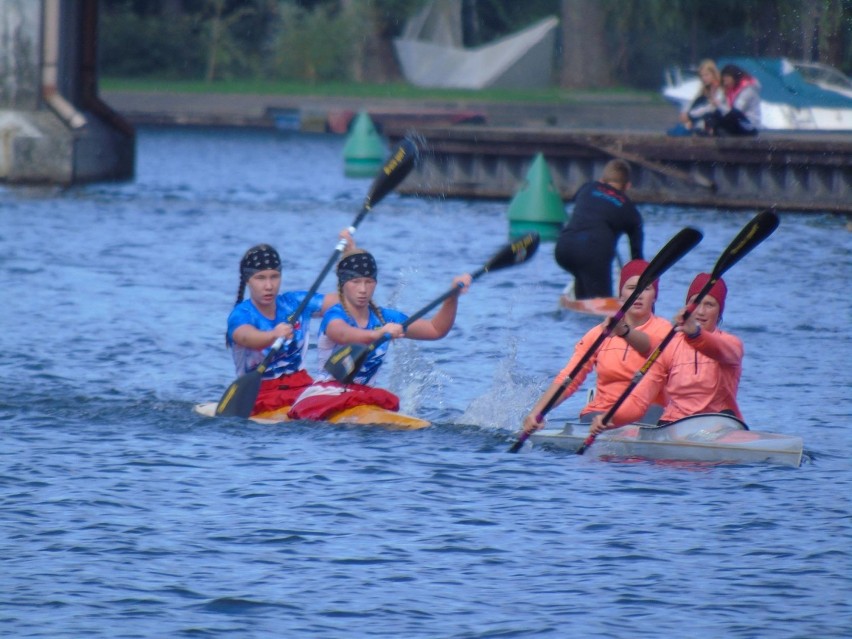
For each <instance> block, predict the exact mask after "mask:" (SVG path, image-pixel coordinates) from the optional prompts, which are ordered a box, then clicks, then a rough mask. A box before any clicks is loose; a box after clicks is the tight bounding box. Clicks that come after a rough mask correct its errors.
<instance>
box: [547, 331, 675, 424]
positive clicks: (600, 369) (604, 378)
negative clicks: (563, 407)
mask: <svg viewBox="0 0 852 639" xmlns="http://www.w3.org/2000/svg"><path fill="white" fill-rule="evenodd" d="M671 328H672V325H671V324H670V323H669V322H668V321H667V320H664V319H663V318H661V317H656V316H654V315H652V316H651V318H650V319H649V320H648V321H647V322H645V323H644V324H642V325H641V326H636V327H635V329H636V330H640V331H642V332H643V333H645V334H647V335H648V338H649V339H650V341H651V350H649V351H648V352H647V353H639V352H638V351H636V350H635V349H633V348H632V347H631V346H630V345H628V343H627V341H626V340H624V339H623V338H621V337H616V336H614V335H610V337H608V338H606V339H605V340H604V341H603V344H601V346H600V348H599V349H598V351H597V352H596V353H595V354H594V355H592V357H590V358H589V361H588V362H586V364H585V365H584V366H583V368H581V369H580V372H579V373H577V375H576V376H575V377H574V379H573V380H572V381H571V383H570V384H569V385H568V388H566V389H565V393H563V397H568V396H570V395H572V394H574V393H575V392H576V391H577V389H578V388H579V387H580V385H581V384H582V383H583V382H584V381H585V380H586V377H588V375H589V373H590V372H591V370H592V369H593V368H594V369H595V371H596V372H597V386H596V388H595V396H594V398H593V399H592V401H591V402H589V403H588V404H586V405H585V406H584V407H583V409H582V410H581V411H580V415H586V414H587V413H604V412H606V411H607V410H608V409H609V407H610V406H612V405H613V404H614V403H615V401H616V400H617V399H618V398H619V397H620V396H621V394H622V393H623V392H624V389H625V388H627V385H628V384H629V383H630V380H631V379H633V374H634V373H635V372H636V371H638V370H639V369H640V368H642V364H644V363H645V360H646V359H647V358H648V355H650V354H651V351H653V350H654V349H655V348H656V347H657V346H658V345H659V343H660V342H662V341H663V338H664V337H665V336H666V335H667V334H668V332H669V331H670V330H671ZM602 332H603V327H602V326H601V325H598V326H595V327H594V328H593V329H591V330H590V331H589V332H588V333H586V334H585V335H583V337H582V339H581V340H580V341H579V342H577V345H576V346H575V347H574V355H573V356H572V357H571V359H570V361H569V362H568V364H566V365H565V368H563V369H562V371H560V373H559V375H557V376H556V382H557V383H559V384H561V383H562V382H564V381H565V379H566V378H567V377H568V374H569V373H570V372H571V371H572V370H573V369H574V367H575V366H576V365H577V362H579V361H580V359H581V358H582V357H583V355H585V353H586V351H587V350H588V349H589V346H591V345H592V343H594V341H595V340H596V339H597V338H598V336H600V334H601V333H602ZM663 352H665V351H663ZM654 402H655V403H664V401H663V400H662V398H657V399H656V400H654Z"/></svg>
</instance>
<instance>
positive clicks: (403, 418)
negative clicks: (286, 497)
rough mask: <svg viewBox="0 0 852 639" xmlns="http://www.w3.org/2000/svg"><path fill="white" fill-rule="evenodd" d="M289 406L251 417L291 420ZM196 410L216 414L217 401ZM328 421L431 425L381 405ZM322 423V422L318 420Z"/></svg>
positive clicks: (276, 421)
mask: <svg viewBox="0 0 852 639" xmlns="http://www.w3.org/2000/svg"><path fill="white" fill-rule="evenodd" d="M289 409H290V407H289V406H286V407H284V408H281V409H279V410H275V411H270V412H267V413H259V414H257V415H252V416H251V417H249V419H250V420H251V421H253V422H258V423H261V424H280V423H283V422H289V421H291V420H290V419H289V418H288V417H287V411H288V410H289ZM195 412H196V413H198V414H199V415H204V416H205V417H215V416H216V402H205V403H204V404H196V405H195ZM325 421H326V423H331V424H347V425H350V426H379V427H383V428H390V429H394V430H418V429H420V428H426V427H428V426H431V424H430V422H427V421H426V420H425V419H420V418H418V417H412V416H411V415H405V414H403V413H397V412H394V411H391V410H387V409H385V408H380V407H379V406H372V405H364V406H353V407H352V408H347V409H345V410H342V411H340V412H339V413H335V414H334V415H332V416H331V417H329V418H328V419H327V420H325ZM318 423H322V422H318Z"/></svg>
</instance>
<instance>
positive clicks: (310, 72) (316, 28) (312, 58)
mask: <svg viewBox="0 0 852 639" xmlns="http://www.w3.org/2000/svg"><path fill="white" fill-rule="evenodd" d="M357 22H358V21H357V20H356V19H353V17H352V16H348V15H346V14H343V13H340V12H334V11H331V10H329V9H326V8H323V7H317V8H315V9H314V10H313V11H308V10H305V9H301V8H299V7H296V6H294V5H290V6H282V7H281V11H280V14H279V24H278V27H279V28H278V30H277V36H276V38H275V41H274V43H273V45H272V60H271V62H270V63H268V64H266V65H265V69H266V72H267V74H268V75H267V77H274V78H279V79H282V80H307V81H309V82H327V81H331V80H345V79H347V78H349V77H350V72H351V65H350V62H351V59H352V55H353V51H354V38H355V33H354V32H355V26H356V24H357Z"/></svg>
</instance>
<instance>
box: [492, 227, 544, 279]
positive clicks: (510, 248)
mask: <svg viewBox="0 0 852 639" xmlns="http://www.w3.org/2000/svg"><path fill="white" fill-rule="evenodd" d="M540 242H541V238H540V237H539V234H538V233H527V234H526V235H524V236H522V237H519V238H518V239H516V240H513V241H512V242H511V243H510V244H507V245H506V246H504V247H503V248H501V249H500V250H499V251H497V253H495V254H494V256H493V257H492V258H491V259H490V260H488V262H487V263H486V264H485V266H483V267H482V269H481V271H482V272H483V273H490V272H491V271H499V270H500V269H501V268H506V267H508V266H514V265H515V264H523V263H524V262H526V261H527V260H528V259H530V258H531V257H532V256H533V255H535V252H536V251H537V250H538V245H539V243H540Z"/></svg>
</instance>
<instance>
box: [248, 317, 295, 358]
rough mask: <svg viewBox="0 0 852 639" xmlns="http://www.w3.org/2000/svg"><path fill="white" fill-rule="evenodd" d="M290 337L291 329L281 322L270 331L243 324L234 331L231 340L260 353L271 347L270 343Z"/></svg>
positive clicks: (291, 334)
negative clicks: (280, 338)
mask: <svg viewBox="0 0 852 639" xmlns="http://www.w3.org/2000/svg"><path fill="white" fill-rule="evenodd" d="M292 336H293V327H292V326H291V325H290V324H287V323H286V322H281V323H280V324H277V325H276V326H275V327H274V328H273V329H272V330H271V331H262V330H260V329H259V328H255V327H254V326H252V325H251V324H243V325H242V326H238V327H237V328H235V329H234V334H233V339H234V342H236V343H237V344H239V345H240V346H244V347H246V348H251V349H254V350H257V351H262V350H263V349H264V348H268V347H270V346H272V343H273V342H274V341H275V340H277V339H278V338H279V337H283V338H284V339H285V340H287V339H290V338H291V337H292Z"/></svg>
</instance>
